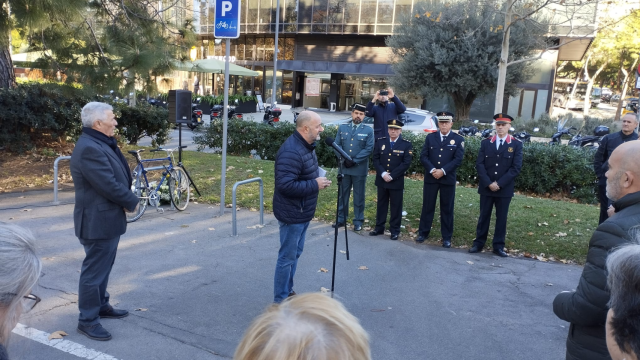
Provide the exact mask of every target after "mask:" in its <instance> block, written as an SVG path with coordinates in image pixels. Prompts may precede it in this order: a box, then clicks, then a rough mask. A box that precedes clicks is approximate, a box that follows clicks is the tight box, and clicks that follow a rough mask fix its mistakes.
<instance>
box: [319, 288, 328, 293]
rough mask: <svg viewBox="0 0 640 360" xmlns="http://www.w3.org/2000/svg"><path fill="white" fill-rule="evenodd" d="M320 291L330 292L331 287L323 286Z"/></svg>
mask: <svg viewBox="0 0 640 360" xmlns="http://www.w3.org/2000/svg"><path fill="white" fill-rule="evenodd" d="M320 292H323V293H328V292H329V289H327V288H326V287H321V288H320Z"/></svg>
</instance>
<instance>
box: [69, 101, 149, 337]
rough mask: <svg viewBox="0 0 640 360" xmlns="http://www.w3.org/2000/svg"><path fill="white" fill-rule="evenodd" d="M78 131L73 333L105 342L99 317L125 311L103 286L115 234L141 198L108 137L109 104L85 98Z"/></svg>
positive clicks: (73, 165)
mask: <svg viewBox="0 0 640 360" xmlns="http://www.w3.org/2000/svg"><path fill="white" fill-rule="evenodd" d="M80 116H81V118H82V126H83V127H82V135H80V138H79V139H78V142H77V143H76V146H75V148H74V149H73V153H72V154H71V164H70V169H71V176H72V177H73V185H74V187H75V192H76V203H75V208H74V209H73V223H74V226H75V232H76V236H77V237H78V239H79V240H80V244H82V246H84V252H85V254H86V256H85V258H84V261H83V262H82V269H81V270H80V285H79V289H78V309H79V310H80V316H79V318H78V332H79V333H80V334H83V335H85V336H87V337H88V338H89V339H93V340H100V341H106V340H110V339H111V334H110V333H109V332H108V331H107V330H105V329H104V328H103V327H102V325H101V324H100V319H119V318H123V317H125V316H127V315H129V312H128V311H127V310H118V309H114V308H113V307H112V306H111V305H110V304H109V293H108V292H107V284H108V283H109V274H110V273H111V269H112V268H113V263H114V262H115V260H116V252H117V250H118V243H119V242H120V236H121V235H122V234H124V233H125V231H126V230H127V217H126V215H125V211H135V210H136V209H137V208H138V202H139V201H140V200H139V199H138V197H136V196H135V195H134V194H133V192H131V183H132V178H131V171H129V164H128V163H127V160H126V159H125V158H124V155H122V152H120V149H119V148H118V142H117V141H116V139H115V138H114V137H113V134H114V130H115V128H116V126H117V125H118V122H117V121H116V119H115V116H114V115H113V108H112V107H111V105H108V104H104V103H100V102H90V103H88V104H87V105H85V106H84V107H83V108H82V113H81V115H80Z"/></svg>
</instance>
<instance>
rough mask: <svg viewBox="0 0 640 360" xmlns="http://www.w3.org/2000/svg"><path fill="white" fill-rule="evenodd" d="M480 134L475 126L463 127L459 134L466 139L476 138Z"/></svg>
mask: <svg viewBox="0 0 640 360" xmlns="http://www.w3.org/2000/svg"><path fill="white" fill-rule="evenodd" d="M477 133H478V128H477V127H475V126H461V127H460V129H459V130H458V134H459V135H462V136H464V137H467V136H475V135H476V134H477Z"/></svg>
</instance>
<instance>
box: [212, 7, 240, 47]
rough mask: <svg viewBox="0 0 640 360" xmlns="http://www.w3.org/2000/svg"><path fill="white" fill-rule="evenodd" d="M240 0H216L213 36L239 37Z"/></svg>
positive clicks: (223, 37)
mask: <svg viewBox="0 0 640 360" xmlns="http://www.w3.org/2000/svg"><path fill="white" fill-rule="evenodd" d="M240 13H241V12H240V0H216V15H215V21H214V24H215V25H214V27H213V36H214V37H216V38H222V39H225V38H226V39H237V38H238V37H239V36H240Z"/></svg>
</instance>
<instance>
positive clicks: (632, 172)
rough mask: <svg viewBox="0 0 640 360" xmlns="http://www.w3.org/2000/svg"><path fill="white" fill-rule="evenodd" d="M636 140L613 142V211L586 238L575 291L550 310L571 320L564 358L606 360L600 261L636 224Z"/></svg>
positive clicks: (639, 212) (639, 196)
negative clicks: (585, 259) (585, 255)
mask: <svg viewBox="0 0 640 360" xmlns="http://www.w3.org/2000/svg"><path fill="white" fill-rule="evenodd" d="M638 153H640V142H639V141H630V142H627V143H624V144H622V145H620V146H618V147H617V148H616V149H615V150H614V151H613V153H612V154H611V157H610V158H609V169H608V170H607V172H606V177H607V197H608V198H609V199H611V200H613V201H614V202H613V207H614V208H615V214H614V215H613V216H611V217H610V218H608V219H607V220H606V221H605V222H603V223H602V224H600V225H599V226H598V228H597V229H596V231H595V232H594V233H593V235H592V236H591V240H590V241H589V251H588V252H587V262H586V264H585V265H584V270H583V271H582V276H581V277H580V281H579V283H578V287H577V288H576V291H571V292H570V291H565V292H562V293H560V294H558V296H556V298H555V300H554V301H553V312H555V314H556V315H557V316H558V317H559V318H560V319H562V320H565V321H568V322H569V323H571V325H570V327H569V335H568V337H567V353H566V359H567V360H591V359H593V360H596V359H598V360H600V359H610V357H609V352H608V350H607V344H606V340H605V339H606V332H605V321H606V318H607V312H608V310H609V308H608V305H607V303H608V302H609V290H608V289H607V272H606V268H605V262H606V260H607V255H608V253H609V252H610V251H611V250H613V249H615V248H616V247H618V246H620V245H623V244H626V243H628V242H630V241H631V240H632V236H633V235H632V234H631V233H630V232H631V231H630V230H632V229H633V228H635V227H636V226H638V224H640V158H639V157H638V156H637V154H638Z"/></svg>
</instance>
